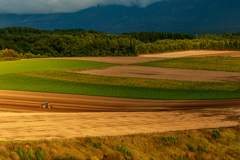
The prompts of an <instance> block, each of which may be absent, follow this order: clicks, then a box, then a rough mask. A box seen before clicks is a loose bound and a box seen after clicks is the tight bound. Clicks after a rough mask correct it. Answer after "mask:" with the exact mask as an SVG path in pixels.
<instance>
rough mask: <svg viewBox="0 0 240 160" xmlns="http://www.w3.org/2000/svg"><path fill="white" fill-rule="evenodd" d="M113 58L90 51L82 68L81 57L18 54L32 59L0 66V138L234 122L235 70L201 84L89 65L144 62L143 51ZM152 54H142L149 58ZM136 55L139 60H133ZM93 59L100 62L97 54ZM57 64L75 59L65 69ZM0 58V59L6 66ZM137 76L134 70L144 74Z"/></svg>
mask: <svg viewBox="0 0 240 160" xmlns="http://www.w3.org/2000/svg"><path fill="white" fill-rule="evenodd" d="M195 52H197V51H195ZM215 52H216V51H214V55H215V56H216V55H217V53H215ZM191 53H192V52H191ZM228 53H229V52H228ZM165 54H167V53H165ZM169 54H172V53H169ZM176 54H177V53H176ZM185 56H186V55H185ZM187 56H189V55H187ZM104 58H105V57H104ZM119 58H120V57H115V58H113V57H111V58H109V60H113V59H115V61H114V63H115V64H113V63H111V64H108V63H107V62H105V63H98V62H96V59H97V58H96V57H93V59H94V60H93V61H92V62H90V61H91V57H87V58H86V59H88V61H87V62H86V65H85V67H83V68H81V66H82V65H81V63H85V62H84V60H83V59H84V58H83V59H82V58H76V59H78V60H79V59H81V61H78V60H70V59H69V58H67V60H64V59H50V60H48V59H40V60H39V62H40V61H41V63H39V65H37V66H36V68H35V69H34V68H33V67H32V65H33V64H34V63H36V62H34V61H38V59H36V60H35V59H34V60H23V61H20V62H21V63H22V62H24V63H31V67H30V66H28V68H26V69H22V70H23V71H22V72H21V71H20V69H21V67H15V68H12V69H11V68H7V67H4V66H2V68H4V69H3V70H1V75H0V89H2V90H0V97H1V98H0V99H1V101H0V121H1V126H0V129H1V131H2V132H1V138H0V140H2V141H11V140H40V139H53V138H74V137H86V136H118V135H127V134H140V133H153V132H167V131H179V130H192V129H201V128H219V127H229V126H239V122H240V121H239V120H240V119H239V117H240V110H239V104H240V99H239V98H240V97H239V95H240V89H239V86H240V84H239V83H240V81H239V75H238V74H239V72H221V73H225V78H227V80H226V79H225V80H224V79H221V78H223V77H224V75H223V74H222V77H219V79H221V80H220V82H219V81H218V78H216V77H215V80H213V81H211V82H210V80H206V81H205V82H204V81H191V80H188V81H186V80H176V79H174V77H173V78H167V79H157V78H149V77H141V76H140V77H127V76H126V77H125V76H124V77H123V75H122V76H119V77H116V76H113V75H110V72H109V73H108V74H109V75H107V76H106V75H105V76H102V75H94V74H93V71H95V70H102V71H104V70H106V69H109V68H115V67H118V66H115V65H119V64H124V65H123V66H119V67H128V66H133V65H127V64H128V63H129V62H130V64H131V63H138V62H139V61H140V60H139V59H141V61H140V62H145V60H143V59H144V57H141V58H139V59H135V58H136V57H128V58H129V59H131V58H132V59H131V60H129V62H127V63H126V64H125V63H123V62H122V63H118V59H119ZM137 58H138V57H137ZM160 58H161V57H160ZM168 58H169V57H168ZM209 58H210V59H211V58H213V59H214V58H215V57H209ZM228 58H230V57H228ZM106 59H108V58H107V57H106ZM120 59H121V58H120ZM150 59H151V60H150ZM150 59H148V60H150V61H152V60H154V58H150ZM162 59H165V58H162ZM210 59H209V60H210ZM134 60H137V61H135V62H133V61H134ZM148 60H146V61H148ZM156 60H159V58H157V59H156ZM28 61H29V62H28ZM47 61H49V62H53V61H54V62H55V63H56V65H55V66H54V67H51V65H50V66H48V67H43V68H39V67H40V66H41V64H42V63H44V62H47ZM58 61H61V63H59V62H58ZM70 61H71V62H70ZM94 61H95V62H94ZM99 61H100V62H102V61H103V58H100V60H99ZM122 61H124V60H123V59H122ZM163 61H164V60H163ZM62 62H64V63H65V64H69V63H71V64H72V62H73V63H75V64H74V65H72V66H68V67H65V66H64V65H65V64H64V63H62ZM78 62H79V63H78ZM1 63H2V62H1ZM1 63H0V65H6V64H7V63H5V62H3V63H5V64H1ZM11 63H19V62H18V61H16V62H11ZM58 63H59V64H60V65H58ZM36 64H37V63H36ZM49 64H50V63H49ZM7 65H9V64H7ZM16 66H17V65H16ZM83 66H84V65H83ZM102 67H103V68H102ZM134 67H138V66H134ZM139 67H142V66H139ZM96 68H98V69H96ZM146 68H148V67H146ZM153 68H157V67H153ZM62 70H67V71H68V72H63V71H62ZM71 70H77V72H85V71H86V72H88V74H83V73H76V72H75V73H72V72H69V71H71ZM79 70H81V71H79ZM120 71H122V72H124V71H128V69H122V70H120ZM151 71H152V69H150V68H148V75H147V76H149V75H151V74H152V73H151ZM179 71H181V70H179ZM179 71H178V72H179ZM116 72H117V71H116ZM118 72H119V71H118ZM133 72H135V71H133ZM204 72H206V73H208V74H207V75H211V76H213V74H209V73H210V72H214V73H216V72H219V71H204ZM112 73H113V72H112ZM135 74H137V76H138V75H141V74H142V73H137V72H135ZM158 74H160V73H158ZM189 74H191V73H189ZM227 74H229V75H227ZM234 74H236V75H234ZM201 76H203V77H204V75H201ZM231 76H232V77H231ZM169 79H171V80H169ZM13 90H18V91H13ZM26 91H27V92H26ZM154 99H155V100H154ZM44 101H49V102H50V103H52V104H53V106H54V107H53V109H47V110H44V109H40V108H39V107H40V105H41V103H43V102H44ZM69 124H71V125H69ZM192 143H193V142H192ZM196 147H197V146H196ZM226 152H227V151H226ZM224 153H225V152H224Z"/></svg>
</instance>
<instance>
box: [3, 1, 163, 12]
mask: <svg viewBox="0 0 240 160" xmlns="http://www.w3.org/2000/svg"><path fill="white" fill-rule="evenodd" d="M158 1H162V0H0V13H16V14H26V13H62V12H76V11H79V10H82V9H86V8H89V7H92V6H97V5H113V4H118V5H125V6H132V5H137V6H139V7H145V6H147V5H149V4H151V3H154V2H158Z"/></svg>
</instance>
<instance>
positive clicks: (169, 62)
mask: <svg viewBox="0 0 240 160" xmlns="http://www.w3.org/2000/svg"><path fill="white" fill-rule="evenodd" d="M239 64H240V58H239V57H197V58H174V59H166V60H160V61H151V62H143V63H135V64H132V65H141V66H149V67H163V68H181V69H197V70H213V71H227V72H240V65H239Z"/></svg>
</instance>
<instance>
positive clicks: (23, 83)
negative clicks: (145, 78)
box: [0, 74, 240, 99]
mask: <svg viewBox="0 0 240 160" xmlns="http://www.w3.org/2000/svg"><path fill="white" fill-rule="evenodd" d="M0 89H3V90H20V91H34V92H49V93H65V94H79V95H94V96H107V97H123V98H138V99H229V98H239V95H240V90H229V91H224V90H223V91H221V90H192V89H161V88H147V87H133V86H122V85H120V86H117V85H106V84H92V83H81V82H72V81H62V80H55V79H46V78H38V77H28V76H21V75H12V74H8V75H1V76H0Z"/></svg>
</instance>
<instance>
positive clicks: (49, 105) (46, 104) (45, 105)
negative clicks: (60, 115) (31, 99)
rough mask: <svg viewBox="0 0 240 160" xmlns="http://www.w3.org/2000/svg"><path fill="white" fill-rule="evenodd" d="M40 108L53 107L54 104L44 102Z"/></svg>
mask: <svg viewBox="0 0 240 160" xmlns="http://www.w3.org/2000/svg"><path fill="white" fill-rule="evenodd" d="M40 108H49V109H50V108H52V105H51V104H48V102H44V103H43V104H42V105H41V107H40Z"/></svg>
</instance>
